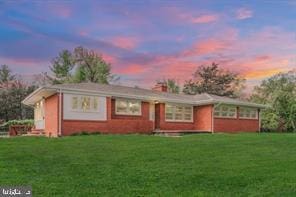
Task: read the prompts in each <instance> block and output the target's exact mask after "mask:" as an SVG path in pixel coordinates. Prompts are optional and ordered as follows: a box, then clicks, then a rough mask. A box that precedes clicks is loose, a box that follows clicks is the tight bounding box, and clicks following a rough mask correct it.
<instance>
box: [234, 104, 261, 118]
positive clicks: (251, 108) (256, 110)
mask: <svg viewBox="0 0 296 197" xmlns="http://www.w3.org/2000/svg"><path fill="white" fill-rule="evenodd" d="M241 109H249V110H254V111H255V112H256V113H255V114H256V117H255V118H253V117H244V116H242V117H241V116H240V110H241ZM250 115H251V112H250ZM238 118H239V119H242V120H244V119H245V120H258V109H257V108H254V107H239V109H238Z"/></svg>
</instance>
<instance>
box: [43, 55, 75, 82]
mask: <svg viewBox="0 0 296 197" xmlns="http://www.w3.org/2000/svg"><path fill="white" fill-rule="evenodd" d="M74 66H75V61H74V59H73V56H72V54H71V52H70V51H68V50H63V51H62V52H60V53H59V55H58V56H57V57H56V58H54V59H53V60H52V66H51V67H50V70H51V71H52V72H53V74H54V76H53V77H49V79H50V80H51V81H52V83H53V84H60V83H65V82H71V81H72V78H73V77H72V73H71V71H72V70H73V68H74Z"/></svg>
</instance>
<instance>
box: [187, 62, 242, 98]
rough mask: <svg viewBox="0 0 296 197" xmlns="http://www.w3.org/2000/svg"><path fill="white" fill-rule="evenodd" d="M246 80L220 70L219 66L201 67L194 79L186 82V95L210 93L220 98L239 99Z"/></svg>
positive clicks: (195, 73)
mask: <svg viewBox="0 0 296 197" xmlns="http://www.w3.org/2000/svg"><path fill="white" fill-rule="evenodd" d="M244 82H245V79H243V78H240V76H239V75H238V74H237V73H233V72H230V71H227V70H223V69H220V68H219V67H218V64H215V63H212V65H210V66H200V67H198V68H197V70H196V71H195V72H194V74H193V79H190V80H188V81H186V82H185V84H184V88H183V92H184V93H185V94H191V95H195V94H200V93H209V94H215V95H219V96H229V97H238V96H239V95H240V93H241V91H242V89H243V88H244Z"/></svg>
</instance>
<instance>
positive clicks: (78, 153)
mask: <svg viewBox="0 0 296 197" xmlns="http://www.w3.org/2000/svg"><path fill="white" fill-rule="evenodd" d="M0 158H1V159H0V185H2V186H3V185H14V186H16V185H31V186H32V187H33V195H34V196H70V195H71V196H271V195H272V196H274V195H276V196H295V195H296V135H294V134H237V135H233V134H232V135H227V134H214V135H211V134H198V135H188V136H184V137H179V138H177V137H174V138H173V137H160V136H145V135H93V136H75V137H74V136H73V137H63V138H57V139H49V138H43V137H39V138H38V137H15V138H2V139H0Z"/></svg>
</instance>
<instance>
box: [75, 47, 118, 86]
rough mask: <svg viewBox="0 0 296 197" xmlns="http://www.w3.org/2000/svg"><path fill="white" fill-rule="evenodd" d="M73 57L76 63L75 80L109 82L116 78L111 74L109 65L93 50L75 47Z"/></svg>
mask: <svg viewBox="0 0 296 197" xmlns="http://www.w3.org/2000/svg"><path fill="white" fill-rule="evenodd" d="M74 57H75V62H76V63H77V69H76V71H75V80H74V81H75V82H93V83H101V84H109V83H110V82H111V81H114V80H117V79H118V78H117V77H116V76H115V75H112V74H111V65H110V64H109V63H107V62H106V61H105V60H104V59H103V58H102V56H101V55H98V54H97V53H96V52H95V51H93V50H88V49H85V48H83V47H77V48H75V50H74Z"/></svg>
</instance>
